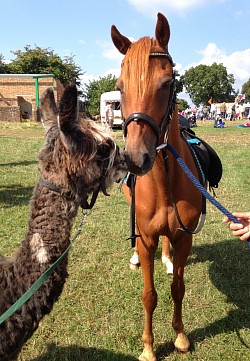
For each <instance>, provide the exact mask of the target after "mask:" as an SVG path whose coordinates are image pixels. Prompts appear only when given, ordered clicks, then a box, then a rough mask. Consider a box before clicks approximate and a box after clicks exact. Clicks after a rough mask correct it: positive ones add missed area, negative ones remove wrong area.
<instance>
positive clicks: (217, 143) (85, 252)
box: [0, 122, 250, 361]
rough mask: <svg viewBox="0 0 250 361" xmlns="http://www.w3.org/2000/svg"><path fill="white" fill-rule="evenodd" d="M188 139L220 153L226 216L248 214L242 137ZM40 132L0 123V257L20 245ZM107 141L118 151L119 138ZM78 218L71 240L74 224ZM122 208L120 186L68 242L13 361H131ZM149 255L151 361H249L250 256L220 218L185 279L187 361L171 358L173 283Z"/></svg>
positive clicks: (137, 300) (133, 298) (136, 326)
mask: <svg viewBox="0 0 250 361" xmlns="http://www.w3.org/2000/svg"><path fill="white" fill-rule="evenodd" d="M198 125H199V126H198V128H196V129H195V131H196V132H197V135H198V136H201V137H202V138H204V139H205V140H206V141H208V143H209V144H211V145H212V146H213V147H214V149H215V150H216V151H217V152H218V153H219V155H220V157H221V159H222V162H223V168H224V172H223V179H222V181H221V182H220V185H219V188H218V190H216V194H217V199H218V201H219V202H221V203H222V204H223V205H224V206H225V207H226V208H228V209H229V210H231V211H233V210H242V211H246V210H249V190H250V185H249V139H250V133H249V129H235V128H230V127H228V128H225V129H214V128H213V127H212V124H211V122H198ZM43 137H44V134H43V129H42V128H41V126H40V125H38V124H30V123H26V124H10V123H0V139H1V141H0V151H1V162H0V222H1V228H0V229H1V245H0V253H2V254H5V255H11V254H12V253H13V252H14V250H15V249H16V248H17V247H18V244H19V243H20V241H21V240H22V238H23V237H24V235H25V231H26V227H27V220H28V212H29V205H28V202H29V198H30V196H31V194H32V188H33V186H34V184H35V182H36V180H37V178H38V176H39V175H38V171H37V168H38V165H37V154H38V151H39V149H40V147H41V144H42V142H43ZM114 137H115V138H116V139H117V141H118V143H120V144H121V145H122V135H121V131H120V130H115V131H114ZM80 218H81V212H79V215H78V217H77V220H76V222H75V226H74V230H73V232H72V235H73V234H74V231H75V230H76V229H77V226H78V224H79V222H80ZM128 235H129V207H128V205H127V203H126V201H125V199H124V197H123V194H122V192H121V190H120V189H119V186H118V185H115V186H114V188H113V189H112V190H111V196H110V197H105V196H103V195H102V196H100V197H99V198H98V200H97V203H96V205H95V207H94V209H93V211H92V213H91V214H90V216H89V217H88V218H87V220H86V222H85V224H84V227H83V231H82V233H81V235H80V236H79V238H77V240H76V241H75V244H74V246H73V247H72V249H71V251H70V257H69V269H68V270H69V277H68V280H67V282H66V284H65V287H64V291H63V293H62V295H61V298H60V300H59V301H58V302H57V303H56V305H55V307H54V309H53V311H52V313H51V314H50V315H48V316H46V317H45V318H44V320H43V321H42V322H41V323H40V326H39V328H38V330H37V331H36V332H35V333H34V335H33V337H32V338H31V339H30V340H29V341H28V343H27V345H25V347H24V348H23V350H22V352H21V354H20V356H19V361H21V360H22V361H31V360H32V361H80V360H81V361H97V360H100V361H101V360H102V361H134V360H136V359H137V357H138V355H139V354H140V353H141V351H142V342H141V335H142V329H143V310H142V304H141V293H142V286H143V284H142V277H141V270H139V271H138V272H132V271H130V270H129V267H128V261H129V258H130V256H131V254H132V252H131V248H130V243H129V241H126V237H127V236H128ZM160 257H161V254H160V249H159V250H158V251H157V255H156V267H155V285H156V289H157V292H158V299H159V301H158V307H157V309H156V311H155V315H154V334H155V350H156V354H157V359H158V360H171V361H173V360H183V359H185V360H195V361H203V360H207V361H208V360H209V361H210V360H211V361H216V360H222V361H225V360H249V355H250V282H249V262H250V250H249V249H248V248H247V247H246V245H245V244H243V243H242V242H240V241H239V240H238V239H235V238H234V237H232V235H231V233H230V232H229V230H228V228H227V226H226V225H224V224H222V215H221V213H220V212H219V211H218V210H217V209H216V208H214V207H213V206H211V205H210V204H208V214H207V219H206V224H205V226H204V228H203V230H202V231H201V232H200V233H199V234H198V235H196V236H195V238H194V246H193V251H192V254H191V255H190V257H189V259H188V263H187V267H186V270H185V283H186V295H185V298H184V307H183V321H184V324H185V328H186V332H187V334H188V337H189V339H190V341H191V350H190V352H189V353H188V354H187V355H179V354H178V353H176V352H175V351H174V346H173V340H174V337H175V335H174V332H173V330H172V327H171V318H172V313H173V302H172V299H171V294H170V284H171V277H168V276H167V275H166V272H165V269H164V268H163V266H162V264H161V260H160Z"/></svg>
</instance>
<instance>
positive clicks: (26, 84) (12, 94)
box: [0, 77, 64, 121]
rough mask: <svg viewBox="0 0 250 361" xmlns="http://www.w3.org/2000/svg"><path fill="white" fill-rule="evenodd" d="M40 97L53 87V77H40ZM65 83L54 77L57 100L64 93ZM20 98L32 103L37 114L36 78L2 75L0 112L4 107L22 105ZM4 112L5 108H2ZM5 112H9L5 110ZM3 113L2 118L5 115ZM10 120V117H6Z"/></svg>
mask: <svg viewBox="0 0 250 361" xmlns="http://www.w3.org/2000/svg"><path fill="white" fill-rule="evenodd" d="M38 81H39V99H41V97H42V94H43V93H44V91H45V90H46V89H47V88H51V87H52V85H53V78H52V77H49V78H39V79H38ZM63 89H64V88H63V85H62V84H61V83H60V81H59V80H57V79H54V92H55V99H56V102H59V101H60V98H61V96H62V93H63ZM20 99H23V100H22V101H26V102H29V103H31V104H32V113H33V114H36V86H35V79H33V78H32V77H30V78H23V77H20V78H18V77H13V78H9V77H0V112H1V108H3V107H5V108H6V107H18V106H19V105H20ZM2 112H3V109H2ZM4 114H5V115H7V114H8V112H7V111H6V110H5V111H4ZM5 115H3V114H2V116H0V119H1V120H3V119H2V118H3V117H4V116H5ZM6 120H7V121H8V119H6Z"/></svg>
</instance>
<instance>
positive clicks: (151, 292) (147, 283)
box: [137, 239, 157, 361]
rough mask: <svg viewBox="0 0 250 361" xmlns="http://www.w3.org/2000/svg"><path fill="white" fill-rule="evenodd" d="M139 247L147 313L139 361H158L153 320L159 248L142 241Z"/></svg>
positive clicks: (143, 298) (155, 303) (144, 303)
mask: <svg viewBox="0 0 250 361" xmlns="http://www.w3.org/2000/svg"><path fill="white" fill-rule="evenodd" d="M137 247H138V252H139V256H140V261H141V267H142V273H143V279H144V288H143V295H142V303H143V307H144V312H145V323H144V330H143V336H142V340H143V344H144V350H143V353H142V354H141V355H140V357H139V360H140V361H156V357H155V354H154V351H153V344H154V336H153V330H152V319H153V313H154V310H155V308H156V305H157V293H156V290H155V287H154V256H155V251H156V248H157V247H155V246H152V245H146V244H145V243H144V240H142V239H140V240H139V241H138V243H137Z"/></svg>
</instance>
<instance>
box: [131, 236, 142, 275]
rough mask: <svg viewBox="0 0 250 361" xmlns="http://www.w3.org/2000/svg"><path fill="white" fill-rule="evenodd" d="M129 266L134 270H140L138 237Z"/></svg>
mask: <svg viewBox="0 0 250 361" xmlns="http://www.w3.org/2000/svg"><path fill="white" fill-rule="evenodd" d="M129 267H130V269H132V270H133V271H135V270H138V269H139V267H140V259H139V253H138V250H137V239H136V242H135V248H134V253H133V256H132V257H131V258H130V260H129Z"/></svg>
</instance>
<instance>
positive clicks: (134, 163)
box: [125, 152, 154, 175]
mask: <svg viewBox="0 0 250 361" xmlns="http://www.w3.org/2000/svg"><path fill="white" fill-rule="evenodd" d="M125 160H126V163H127V166H128V169H129V171H130V172H131V173H133V174H135V175H144V174H146V173H148V172H149V171H150V170H151V168H152V167H153V164H154V157H151V156H150V155H149V153H144V154H137V157H136V159H135V160H134V159H133V157H132V156H131V155H130V154H129V153H128V152H125Z"/></svg>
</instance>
